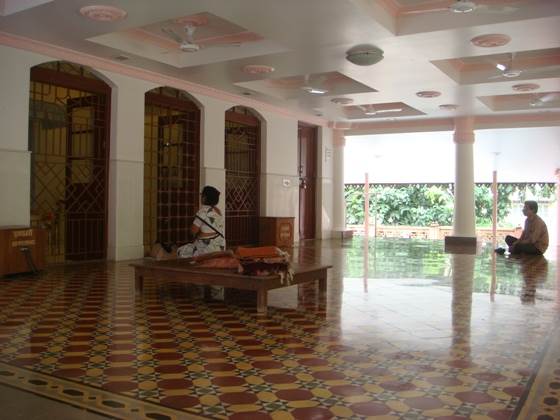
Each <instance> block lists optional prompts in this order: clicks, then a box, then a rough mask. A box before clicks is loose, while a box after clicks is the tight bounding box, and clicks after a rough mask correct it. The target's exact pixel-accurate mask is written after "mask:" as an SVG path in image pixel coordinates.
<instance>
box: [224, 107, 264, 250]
mask: <svg viewBox="0 0 560 420" xmlns="http://www.w3.org/2000/svg"><path fill="white" fill-rule="evenodd" d="M252 118H253V119H254V120H255V122H256V121H257V120H256V118H254V117H252ZM225 142H226V143H225V146H226V147H225V148H226V150H225V167H226V240H227V245H228V246H236V245H248V244H256V243H257V242H258V234H259V232H258V224H259V223H258V217H259V127H258V125H246V124H243V123H241V122H239V121H231V120H228V118H227V117H226V139H225Z"/></svg>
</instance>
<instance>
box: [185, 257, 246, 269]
mask: <svg viewBox="0 0 560 420" xmlns="http://www.w3.org/2000/svg"><path fill="white" fill-rule="evenodd" d="M195 265H196V266H197V267H204V268H235V269H237V270H239V260H238V259H237V258H235V257H214V258H208V259H205V260H203V261H199V262H196V263H195Z"/></svg>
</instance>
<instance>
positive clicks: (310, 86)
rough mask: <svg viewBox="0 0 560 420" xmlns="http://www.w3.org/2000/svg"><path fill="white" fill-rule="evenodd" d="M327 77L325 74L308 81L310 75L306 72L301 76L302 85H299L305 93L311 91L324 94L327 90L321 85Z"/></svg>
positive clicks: (315, 93) (313, 93)
mask: <svg viewBox="0 0 560 420" xmlns="http://www.w3.org/2000/svg"><path fill="white" fill-rule="evenodd" d="M326 79H327V78H326V77H325V76H321V77H320V78H318V79H317V80H315V81H314V82H313V83H311V82H310V77H309V75H308V74H306V75H305V76H304V78H303V85H302V86H301V87H300V89H301V90H303V91H304V92H307V93H311V94H312V95H324V94H325V93H328V92H329V90H328V89H326V88H324V87H323V86H322V85H323V83H324V82H325V80H326Z"/></svg>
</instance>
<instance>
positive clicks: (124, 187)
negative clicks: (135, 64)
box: [0, 46, 333, 260]
mask: <svg viewBox="0 0 560 420" xmlns="http://www.w3.org/2000/svg"><path fill="white" fill-rule="evenodd" d="M56 59H57V58H56V57H46V56H42V55H39V54H35V53H30V52H27V51H21V50H17V49H13V48H9V47H4V46H0V62H1V63H2V65H1V66H0V89H2V92H3V95H2V96H1V97H0V126H1V127H2V131H3V133H2V136H1V137H0V197H1V200H2V205H1V206H0V226H11V225H28V224H29V216H30V203H29V195H30V190H29V188H30V158H29V154H30V153H29V152H28V115H29V111H28V109H29V77H30V75H29V70H30V68H31V67H32V66H34V65H37V64H41V63H44V62H48V61H53V60H56ZM78 64H79V63H78ZM94 70H95V71H96V72H97V73H98V74H99V75H100V77H101V78H103V79H104V80H105V81H106V82H107V83H108V84H109V85H110V86H111V87H112V99H111V110H112V112H111V148H110V162H109V186H108V188H109V214H108V225H109V226H108V258H109V259H115V260H121V259H129V258H138V257H141V256H142V255H143V237H142V236H143V162H144V150H143V145H144V93H145V92H146V91H148V90H150V89H152V88H154V87H157V86H160V85H167V86H171V87H175V88H178V89H181V88H182V86H181V81H179V80H177V81H170V80H169V79H165V80H163V79H162V83H158V82H157V81H154V80H152V81H149V82H148V81H144V80H140V79H137V78H134V77H130V76H127V75H124V74H121V73H117V72H114V71H105V70H99V69H95V68H94ZM186 91H187V92H188V90H186ZM192 96H193V97H194V98H195V101H197V102H198V103H199V105H200V107H201V115H202V122H201V165H200V166H201V167H200V182H201V185H206V184H211V185H214V186H216V187H217V188H218V189H219V190H221V191H225V170H224V131H225V130H224V116H225V115H224V114H225V111H226V110H227V109H229V108H231V107H232V106H235V105H237V104H235V103H233V102H228V101H226V100H220V99H216V98H214V97H208V96H205V95H203V94H199V93H197V94H192ZM255 110H256V112H257V113H259V114H260V115H261V117H262V118H263V123H264V127H265V130H266V131H265V133H264V135H263V137H262V139H263V148H262V168H261V172H262V174H261V175H262V178H261V180H262V183H261V203H260V205H261V214H262V215H263V216H293V217H296V218H297V216H298V208H299V206H298V204H299V203H298V201H299V184H298V181H299V178H298V174H297V141H298V140H297V126H298V120H297V118H295V117H288V116H286V115H283V114H279V113H275V112H272V111H268V110H267V111H264V110H260V109H258V107H256V108H255ZM319 131H320V135H319V147H320V153H319V154H320V160H321V162H320V165H319V174H318V176H319V179H318V197H317V198H318V200H317V203H318V204H317V206H318V210H317V214H318V215H320V217H318V229H317V235H318V236H319V237H328V236H329V235H330V232H329V230H330V229H331V228H332V226H331V221H332V211H333V209H332V136H331V130H330V129H321V130H319ZM327 149H329V151H328V152H327ZM327 155H328V158H327V159H325V156H327ZM286 181H287V182H286ZM224 203H225V196H222V197H221V203H220V204H221V206H222V208H223V207H224ZM296 226H297V224H296ZM296 230H297V229H296Z"/></svg>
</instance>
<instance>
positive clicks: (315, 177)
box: [297, 121, 320, 239]
mask: <svg viewBox="0 0 560 420" xmlns="http://www.w3.org/2000/svg"><path fill="white" fill-rule="evenodd" d="M303 128H308V129H311V130H312V132H313V143H314V145H313V147H314V151H313V153H314V155H315V162H314V166H315V168H314V173H313V176H312V178H313V180H314V185H313V189H314V194H313V206H312V208H313V235H312V237H310V238H302V235H301V230H300V226H301V207H300V203H299V200H298V236H299V239H317V232H318V231H319V229H318V218H317V214H318V213H319V212H318V211H317V208H318V203H320V200H319V197H318V194H319V188H318V187H317V180H318V171H319V168H320V161H319V156H320V154H319V127H317V126H315V125H311V124H307V123H304V122H301V121H299V122H298V161H297V163H298V168H297V169H298V171H297V172H298V179H299V178H301V174H300V169H299V166H300V163H301V154H300V153H301V150H300V149H301V143H300V130H301V129H303ZM298 181H299V180H298ZM299 194H300V192H299V184H298V199H299V198H300V197H299Z"/></svg>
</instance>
